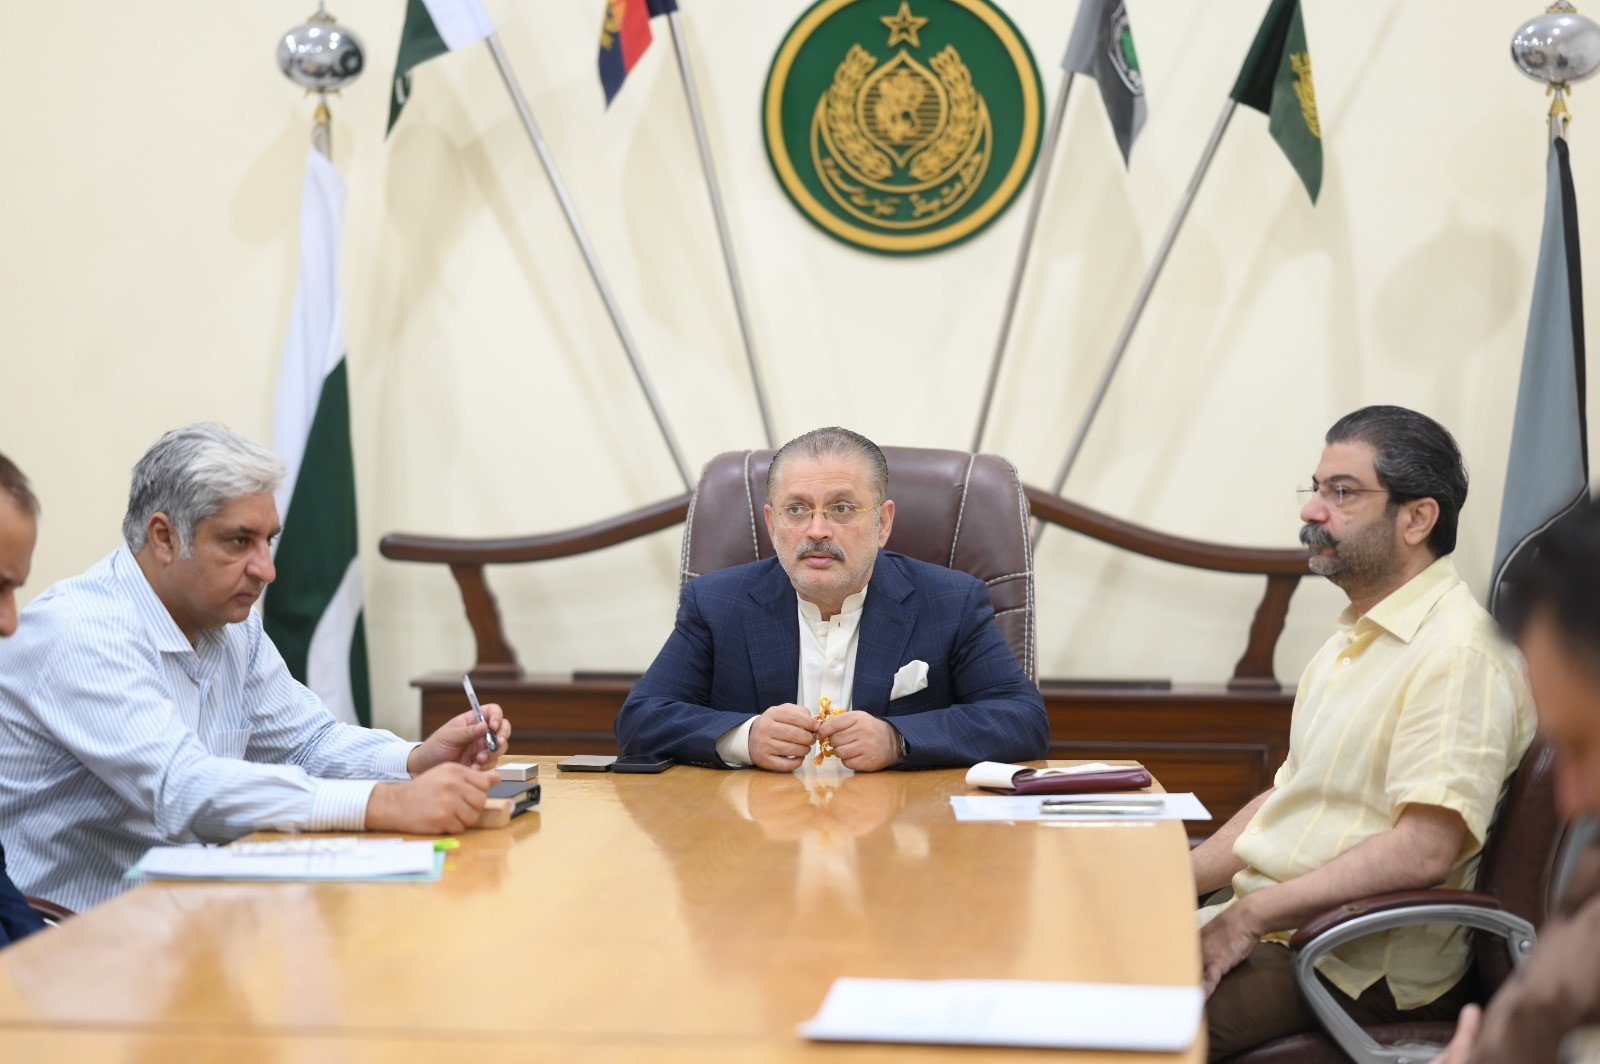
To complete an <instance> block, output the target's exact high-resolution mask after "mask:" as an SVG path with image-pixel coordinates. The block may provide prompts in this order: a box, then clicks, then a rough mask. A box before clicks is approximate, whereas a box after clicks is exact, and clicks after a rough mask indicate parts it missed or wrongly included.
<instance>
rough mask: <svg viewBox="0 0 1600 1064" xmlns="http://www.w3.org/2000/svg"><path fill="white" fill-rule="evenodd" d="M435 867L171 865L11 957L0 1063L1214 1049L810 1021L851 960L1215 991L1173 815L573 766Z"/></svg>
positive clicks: (3, 992)
mask: <svg viewBox="0 0 1600 1064" xmlns="http://www.w3.org/2000/svg"><path fill="white" fill-rule="evenodd" d="M539 760H540V761H541V762H542V763H543V764H542V768H541V777H540V782H541V783H542V784H543V791H544V795H543V806H542V809H541V810H540V811H538V812H535V813H529V814H525V815H524V816H522V817H519V818H517V819H516V820H514V821H512V824H511V826H510V827H509V828H503V829H499V830H494V831H479V832H468V833H466V834H465V835H463V836H462V845H461V848H460V849H457V850H454V851H452V852H451V855H450V857H449V860H448V862H447V864H446V866H445V872H444V877H443V879H442V880H440V881H439V882H437V883H427V884H317V885H314V884H306V883H285V884H217V883H181V884H173V883H162V884H148V885H145V886H141V887H138V888H136V889H134V890H132V891H130V892H129V893H127V894H126V895H124V896H122V897H119V898H117V899H115V900H114V901H111V902H109V903H107V904H105V905H103V906H100V907H99V908H96V909H94V910H91V911H89V912H86V913H84V914H82V915H80V916H78V917H75V918H74V919H72V920H70V921H68V922H67V923H66V924H65V925H64V926H62V927H61V928H59V929H56V930H52V931H49V932H46V933H43V934H39V935H34V936H33V937H31V938H29V939H26V940H24V941H23V942H21V943H19V944H18V945H16V946H14V947H12V948H10V949H7V950H4V951H0V1060H6V1061H11V1060H17V1061H24V1060H35V1059H47V1058H48V1059H52V1060H58V1061H59V1060H67V1061H78V1060H82V1061H111V1060H137V1061H164V1060H212V1059H214V1060H228V1061H236V1062H253V1061H273V1062H284V1064H291V1062H298V1061H322V1060H340V1061H369V1060H370V1061H374V1062H377V1061H383V1062H386V1064H387V1062H409V1061H419V1062H420V1061H442V1060H457V1059H460V1060H468V1059H472V1060H484V1059H488V1058H491V1057H496V1056H498V1057H502V1058H510V1059H533V1058H539V1059H553V1058H554V1057H555V1056H556V1055H557V1054H565V1053H571V1054H572V1055H574V1056H587V1057H596V1056H598V1057H599V1058H600V1059H606V1060H623V1061H631V1060H639V1061H643V1060H646V1059H648V1060H651V1061H679V1060H682V1061H690V1060H703V1059H707V1058H708V1057H715V1058H720V1059H730V1060H752V1061H789V1060H798V1059H801V1058H804V1059H807V1060H832V1061H837V1062H840V1064H845V1062H855V1061H912V1060H919V1061H920V1060H936V1061H937V1060H945V1059H950V1060H956V1059H960V1060H977V1059H996V1060H1004V1061H1014V1062H1018V1064H1021V1062H1024V1061H1030V1060H1034V1059H1039V1060H1044V1059H1048V1060H1051V1061H1063V1062H1064V1061H1072V1062H1074V1064H1076V1062H1079V1061H1107V1062H1110V1061H1116V1062H1135V1061H1146V1060H1149V1061H1155V1060H1161V1061H1174V1060H1200V1059H1202V1057H1203V1053H1202V1050H1201V1045H1200V1043H1201V1042H1203V1035H1202V1036H1201V1037H1200V1039H1198V1040H1197V1044H1196V1045H1195V1046H1193V1047H1191V1049H1190V1050H1189V1052H1187V1053H1183V1054H1125V1053H1092V1052H1083V1053H1063V1052H1044V1051H1027V1050H974V1049H957V1048H937V1047H929V1046H886V1045H883V1046H880V1045H834V1044H822V1043H810V1042H807V1041H805V1040H804V1039H802V1038H800V1037H799V1036H798V1035H796V1033H795V1027H796V1025H797V1024H799V1023H801V1022H802V1021H804V1020H806V1019H809V1018H810V1017H811V1016H812V1015H814V1014H815V1013H816V1011H817V1008H818V1006H819V1005H820V1004H821V1002H822V999H823V997H824V995H825V994H826V993H827V990H828V987H829V986H830V985H831V984H832V982H833V980H834V979H835V978H836V977H838V976H843V975H851V976H864V977H881V978H917V979H933V978H973V979H1060V980H1079V981H1089V982H1117V983H1156V984H1168V985H1190V986H1192V985H1195V984H1197V983H1198V981H1199V952H1198V944H1197V939H1196V935H1195V931H1194V916H1193V908H1194V895H1193V891H1192V883H1191V878H1190V873H1189V862H1188V848H1187V846H1186V844H1185V838H1184V832H1183V828H1182V825H1181V824H1179V823H1176V822H1166V823H1151V822H1143V823H1122V824H1099V825H1095V824H975V823H965V824H963V823H957V822H956V821H955V818H954V815H953V813H952V812H951V809H950V803H949V796H950V795H952V794H968V793H975V792H974V791H972V789H971V788H968V787H967V786H966V784H965V783H964V782H963V779H962V773H961V772H960V771H956V770H949V771H934V772H904V773H902V772H887V773H879V774H874V775H852V774H850V773H848V772H845V771H841V770H838V769H837V768H836V765H835V763H834V762H829V763H828V765H826V766H824V767H823V768H822V769H810V768H808V769H807V772H806V774H804V775H802V776H782V775H773V774H770V773H764V772H758V771H753V770H752V771H742V772H717V771H712V770H709V769H699V768H693V767H689V766H682V765H680V766H676V767H674V768H672V769H669V770H668V771H667V772H665V773H662V774H660V775H655V776H649V775H626V776H625V775H613V774H610V773H585V774H574V773H561V772H557V771H556V769H555V767H554V761H555V760H556V759H554V758H540V759H539Z"/></svg>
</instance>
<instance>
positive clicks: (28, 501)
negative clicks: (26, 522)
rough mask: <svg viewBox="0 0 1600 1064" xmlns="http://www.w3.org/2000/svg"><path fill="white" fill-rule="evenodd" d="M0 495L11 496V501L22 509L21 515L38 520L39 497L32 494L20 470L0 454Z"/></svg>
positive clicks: (26, 479)
mask: <svg viewBox="0 0 1600 1064" xmlns="http://www.w3.org/2000/svg"><path fill="white" fill-rule="evenodd" d="M0 495H9V496H11V500H12V501H13V502H15V503H16V504H17V505H18V506H19V507H21V508H22V512H23V513H25V514H29V515H30V516H32V517H33V518H34V519H35V520H37V519H38V517H39V496H37V495H35V494H34V493H33V488H32V487H30V486H29V485H28V478H27V477H25V476H23V475H22V470H20V469H18V468H17V465H16V463H15V462H13V461H12V460H11V459H9V458H7V457H6V456H5V455H3V454H0Z"/></svg>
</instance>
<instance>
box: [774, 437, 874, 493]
mask: <svg viewBox="0 0 1600 1064" xmlns="http://www.w3.org/2000/svg"><path fill="white" fill-rule="evenodd" d="M838 457H844V458H859V459H860V460H861V461H863V462H865V463H866V464H867V476H868V477H869V478H870V479H871V481H872V501H873V502H874V503H880V502H882V501H883V500H885V499H887V498H888V497H889V463H888V461H887V460H885V458H884V457H883V452H882V451H881V450H879V449H878V445H877V444H875V443H873V442H872V441H871V440H869V439H867V438H866V437H865V436H863V435H861V433H859V432H851V431H850V430H849V429H842V428H839V427H838V426H837V425H834V426H831V427H829V428H825V429H812V430H811V431H810V432H807V433H804V434H802V435H799V436H796V437H795V438H794V439H792V440H790V441H789V442H788V443H786V444H784V445H783V446H782V447H779V448H778V450H777V453H776V454H774V455H773V456H772V464H771V465H769V466H767V502H769V503H770V502H772V501H773V497H772V492H773V489H774V488H776V487H777V486H778V474H779V472H780V471H781V470H782V467H783V466H785V465H787V464H788V463H789V460H790V459H792V458H809V459H811V460H812V461H816V460H818V459H822V458H838Z"/></svg>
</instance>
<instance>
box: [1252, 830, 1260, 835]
mask: <svg viewBox="0 0 1600 1064" xmlns="http://www.w3.org/2000/svg"><path fill="white" fill-rule="evenodd" d="M1250 834H1252V835H1259V834H1261V829H1260V828H1251V829H1250Z"/></svg>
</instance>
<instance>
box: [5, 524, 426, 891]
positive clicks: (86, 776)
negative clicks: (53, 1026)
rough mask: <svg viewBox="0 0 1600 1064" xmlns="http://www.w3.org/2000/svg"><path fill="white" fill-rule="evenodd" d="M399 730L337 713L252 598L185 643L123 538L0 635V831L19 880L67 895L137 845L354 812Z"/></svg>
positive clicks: (362, 808) (402, 747)
mask: <svg viewBox="0 0 1600 1064" xmlns="http://www.w3.org/2000/svg"><path fill="white" fill-rule="evenodd" d="M413 745H414V744H411V743H407V742H405V741H404V740H402V739H400V738H399V737H397V736H395V735H393V734H391V733H389V732H386V731H376V730H372V729H368V728H358V727H354V726H352V725H348V724H341V723H339V722H338V721H336V720H335V719H334V718H333V716H332V715H331V714H330V713H329V712H328V710H327V709H326V708H325V707H324V706H323V704H322V702H321V701H320V700H319V699H318V698H317V696H316V695H314V694H312V693H311V692H310V691H308V690H306V688H305V687H303V686H301V685H300V684H299V683H297V682H296V681H295V679H294V678H293V677H292V676H290V675H289V670H288V668H287V667H286V666H285V665H284V663H283V658H282V657H280V656H279V654H278V651H277V648H276V647H274V646H273V645H272V640H270V639H268V638H267V637H266V634H265V633H264V632H263V631H262V629H261V618H260V616H259V615H258V614H257V613H255V612H254V611H252V612H251V613H250V616H249V618H248V619H246V620H244V621H241V622H239V623H237V624H230V625H226V626H224V627H222V628H214V629H205V630H202V631H201V632H200V633H199V635H198V636H197V638H196V640H195V645H194V646H190V645H189V641H188V640H187V639H186V638H185V637H184V635H183V632H182V631H181V630H180V629H179V628H178V626H177V624H176V623H175V622H174V621H173V619H172V616H171V615H170V614H169V613H168V612H167V609H166V607H165V606H163V605H162V604H161V600H160V599H159V598H157V597H156V593H155V591H154V589H152V588H151V586H150V584H149V582H148V581H147V580H146V579H145V577H144V573H143V572H141V571H140V569H139V564H138V562H137V561H135V560H134V557H133V555H132V554H131V553H129V551H128V549H127V548H126V547H121V548H119V549H117V550H116V551H114V552H112V553H111V554H110V555H108V556H107V557H106V558H105V559H104V560H103V561H101V562H100V563H99V564H98V565H96V566H95V567H94V568H92V569H90V570H89V571H88V572H86V573H84V574H83V575H81V576H76V577H73V578H72V579H70V580H63V581H61V582H60V583H58V584H55V585H53V586H52V587H50V588H49V589H47V590H46V591H45V592H44V593H43V594H41V595H39V597H38V598H36V599H34V600H33V602H31V603H29V604H28V608H27V609H26V610H24V611H23V615H22V619H21V623H20V624H19V626H18V629H17V634H16V635H15V636H13V637H11V638H10V639H7V640H4V641H3V642H0V837H3V838H4V839H5V840H6V857H7V862H8V864H9V865H10V872H11V875H12V878H13V879H15V880H16V883H17V885H18V886H19V887H21V888H22V890H23V891H24V892H25V893H27V894H32V895H36V896H38V897H43V898H48V899H49V900H51V901H53V902H56V903H57V904H59V905H65V906H66V907H67V908H69V909H74V910H81V909H85V908H88V907H89V906H91V905H94V904H96V903H98V902H102V901H105V900H106V899H107V898H110V897H112V896H113V895H115V894H117V893H118V892H119V891H121V890H123V889H124V888H125V885H126V884H125V882H124V880H123V878H122V877H123V874H124V873H125V872H126V871H127V870H128V868H129V867H131V866H132V865H133V863H134V862H135V861H137V860H138V859H139V857H140V856H142V855H143V854H144V852H145V850H147V849H149V848H150V847H151V846H157V845H170V844H175V843H186V842H220V841H225V840H228V839H233V838H237V837H238V836H240V835H244V834H247V833H249V832H251V831H256V830H262V829H280V830H286V829H294V828H299V829H304V830H308V831H337V830H350V829H359V828H360V827H361V826H362V824H363V822H364V820H365V817H366V807H367V799H368V798H369V797H370V795H371V793H372V788H373V786H374V783H375V781H376V780H379V779H405V778H407V774H406V768H405V764H406V757H407V756H408V755H409V754H410V752H411V750H412V748H413Z"/></svg>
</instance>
